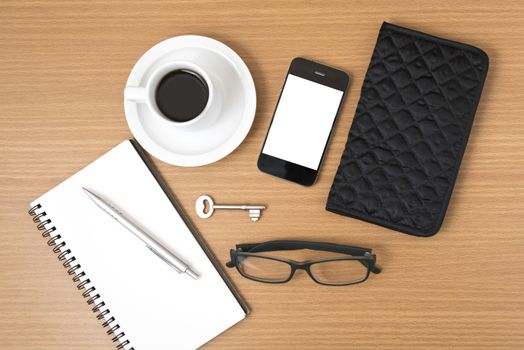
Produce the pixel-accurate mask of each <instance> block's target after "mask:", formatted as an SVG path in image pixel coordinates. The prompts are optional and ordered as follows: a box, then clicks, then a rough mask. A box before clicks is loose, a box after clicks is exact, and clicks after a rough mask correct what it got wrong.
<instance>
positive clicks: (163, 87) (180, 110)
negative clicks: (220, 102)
mask: <svg viewBox="0 0 524 350" xmlns="http://www.w3.org/2000/svg"><path fill="white" fill-rule="evenodd" d="M208 100H209V86H208V85H207V83H206V81H205V80H204V79H203V78H202V77H201V76H200V75H199V74H198V73H196V72H194V71H192V70H189V69H177V70H174V71H171V72H169V73H167V74H166V75H165V76H164V77H163V78H162V79H161V80H160V82H159V83H158V85H157V87H156V91H155V102H156V105H157V107H158V109H159V111H160V112H161V113H162V114H163V115H164V116H165V117H166V118H167V119H169V120H171V121H174V122H177V123H185V122H188V121H191V120H193V119H195V118H196V117H198V116H199V115H200V114H201V113H202V111H204V109H205V108H206V106H207V103H208Z"/></svg>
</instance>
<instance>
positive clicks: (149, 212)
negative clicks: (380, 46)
mask: <svg viewBox="0 0 524 350" xmlns="http://www.w3.org/2000/svg"><path fill="white" fill-rule="evenodd" d="M82 187H86V188H90V189H93V190H94V191H96V192H97V193H101V194H104V196H105V197H107V198H108V199H111V201H112V202H113V203H114V204H115V205H116V206H118V207H119V208H122V209H123V210H124V211H125V212H126V213H127V214H128V215H129V217H130V218H133V220H134V221H135V222H137V223H138V224H139V225H140V226H141V227H144V228H146V229H147V230H148V232H149V233H150V234H151V235H152V236H154V238H155V239H156V240H157V241H159V242H160V243H161V244H163V245H164V246H165V247H167V248H168V249H169V250H171V251H172V252H174V253H175V254H176V255H177V256H178V257H180V258H181V259H182V260H183V261H186V262H187V263H188V264H190V266H192V268H194V270H195V271H196V272H197V273H198V274H199V275H200V278H199V279H198V280H193V279H191V278H189V277H188V276H187V275H185V274H178V273H177V272H176V271H175V270H173V269H172V268H171V267H170V266H168V265H167V264H166V263H165V262H164V261H162V260H161V259H159V258H158V257H157V256H156V255H154V254H152V253H151V252H150V251H149V250H148V249H147V248H146V246H145V245H144V244H143V243H142V242H141V241H140V240H139V239H137V238H136V237H134V236H133V235H132V234H130V233H129V232H128V231H127V230H126V229H125V228H124V227H123V226H121V225H120V224H119V223H118V222H116V221H115V220H113V219H112V218H111V217H110V216H109V215H106V214H105V213H104V212H102V211H101V210H100V209H99V208H97V207H96V206H95V205H94V204H93V202H92V201H91V200H90V199H89V198H88V197H87V196H86V194H85V193H84V192H83V190H82ZM31 207H32V208H31V210H30V212H29V213H30V214H31V215H32V216H33V221H34V222H35V223H36V224H37V227H38V229H39V230H40V231H41V233H42V235H43V236H44V237H46V238H47V243H48V245H50V246H52V248H53V252H54V253H56V254H57V255H58V259H59V260H61V261H62V263H63V265H64V267H65V268H66V269H67V272H68V273H69V275H71V276H72V278H73V281H74V282H75V284H76V286H77V287H78V289H80V290H81V294H82V296H83V297H84V298H85V299H86V301H87V303H88V304H90V305H91V306H92V308H93V312H95V313H96V315H97V317H98V319H100V320H101V321H102V326H103V327H105V328H106V332H107V333H108V334H109V335H110V336H111V337H112V340H113V341H114V342H115V345H116V347H117V349H128V350H129V349H134V350H157V349H176V350H180V349H195V348H198V347H200V346H201V345H202V344H204V343H206V342H207V341H209V340H210V339H212V338H214V337H215V336H217V335H218V334H220V333H222V332H223V331H225V330H226V329H228V328H229V327H231V326H233V325H234V324H235V323H237V322H239V321H240V320H242V319H243V318H244V317H245V316H246V315H247V313H248V312H249V311H248V309H247V307H246V305H245V303H244V302H243V301H242V299H241V298H240V296H239V295H238V293H237V292H236V291H235V289H234V288H233V286H232V284H231V283H230V282H229V280H228V279H227V277H226V275H225V274H224V272H223V271H222V270H221V268H220V267H219V265H218V264H217V262H216V260H215V259H214V257H213V256H212V254H211V252H210V251H209V250H208V249H207V248H206V246H205V244H204V242H203V241H202V239H201V237H200V236H199V235H198V234H197V232H196V231H195V230H194V228H193V227H192V226H191V224H190V222H189V221H188V220H187V218H185V217H184V214H183V212H182V210H181V208H180V207H179V205H178V204H177V203H176V201H175V199H174V197H173V196H172V195H171V194H170V192H169V190H168V189H167V187H166V185H165V184H164V183H163V182H162V180H161V179H160V177H159V175H158V174H157V173H156V171H155V169H154V168H153V167H152V164H151V163H150V162H149V160H148V159H147V156H146V155H145V154H144V152H143V150H142V149H141V148H140V146H139V145H138V144H137V143H136V142H135V141H129V140H128V141H125V142H123V143H121V144H120V145H118V146H117V147H115V148H113V149H112V150H111V151H109V152H108V153H106V154H105V155H103V156H102V157H101V158H99V159H97V160H96V161H94V162H93V163H91V164H90V165H88V166H87V167H85V168H84V169H82V170H81V171H80V172H78V173H76V174H75V175H73V176H72V177H70V178H69V179H67V180H65V181H64V182H62V183H61V184H59V185H58V186H57V187H55V188H54V189H52V190H51V191H49V192H47V193H46V194H44V195H43V196H41V197H40V198H38V199H37V200H35V201H34V202H33V203H31Z"/></svg>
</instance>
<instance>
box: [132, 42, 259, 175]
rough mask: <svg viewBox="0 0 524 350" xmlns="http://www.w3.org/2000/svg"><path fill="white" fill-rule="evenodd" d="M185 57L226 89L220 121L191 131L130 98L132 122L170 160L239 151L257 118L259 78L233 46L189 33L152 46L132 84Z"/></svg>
mask: <svg viewBox="0 0 524 350" xmlns="http://www.w3.org/2000/svg"><path fill="white" fill-rule="evenodd" d="M179 60H184V61H189V62H194V63H195V64H197V65H199V66H200V67H201V68H202V69H204V70H205V71H206V73H207V74H208V75H209V76H210V77H211V79H213V81H214V82H215V83H216V88H217V89H220V93H221V94H222V96H223V104H222V109H221V112H220V115H219V117H218V118H217V120H216V122H214V124H212V125H210V126H209V127H207V128H206V129H203V130H199V131H185V130H183V129H181V128H177V127H176V126H174V125H172V124H171V123H169V122H166V121H165V120H159V119H158V118H155V116H154V115H153V113H152V112H151V111H150V109H149V108H148V107H147V105H146V104H141V103H136V102H131V101H126V100H124V109H125V114H126V119H127V123H128V125H129V128H130V129H131V132H132V133H133V135H134V136H135V138H136V139H137V141H138V142H139V143H140V145H142V147H144V149H145V150H146V151H148V152H149V153H151V154H152V155H153V156H154V157H156V158H158V159H160V160H162V161H164V162H166V163H170V164H174V165H180V166H199V165H205V164H210V163H213V162H216V161H217V160H219V159H222V158H224V157H225V156H227V155H228V154H229V153H231V152H233V151H234V150H235V149H236V148H237V147H238V146H239V145H240V143H242V141H243V140H244V138H245V137H246V136H247V134H248V132H249V129H250V128H251V124H252V123H253V119H254V118H255V110H256V92H255V84H254V83H253V78H252V77H251V73H250V72H249V69H248V68H247V66H246V64H245V63H244V61H242V59H241V58H240V56H238V54H237V53H236V52H234V51H233V50H232V49H230V48H229V47H228V46H226V45H224V44H223V43H221V42H219V41H217V40H214V39H211V38H207V37H204V36H197V35H184V36H178V37H174V38H171V39H167V40H165V41H162V42H160V43H158V44H157V45H155V46H153V47H152V48H151V49H149V50H148V51H147V52H146V53H145V54H144V55H143V56H142V57H141V58H140V59H139V60H138V62H137V63H136V64H135V66H134V67H133V70H132V71H131V74H129V78H128V80H127V84H126V86H141V85H143V84H144V81H146V80H147V77H148V75H149V74H151V72H152V71H153V70H155V68H156V67H158V66H160V65H164V64H166V63H168V62H170V61H179Z"/></svg>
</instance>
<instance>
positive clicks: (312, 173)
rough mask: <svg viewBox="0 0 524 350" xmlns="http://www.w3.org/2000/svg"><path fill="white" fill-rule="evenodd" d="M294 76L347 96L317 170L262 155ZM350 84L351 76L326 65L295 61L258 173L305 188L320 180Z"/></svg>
mask: <svg viewBox="0 0 524 350" xmlns="http://www.w3.org/2000/svg"><path fill="white" fill-rule="evenodd" d="M290 74H293V75H295V76H298V77H301V78H304V79H307V80H310V81H313V82H315V83H318V84H321V85H324V86H328V87H331V88H334V89H337V90H340V91H342V93H343V94H342V98H341V99H340V103H339V105H338V108H337V113H336V115H335V118H334V119H333V124H332V125H331V130H330V131H329V136H328V138H327V141H326V143H325V145H324V150H323V151H322V157H321V158H320V162H319V165H318V168H317V170H315V169H311V168H307V167H304V166H302V165H299V164H295V163H292V162H290V161H287V160H284V159H280V158H277V157H273V156H270V155H268V154H265V153H263V152H262V151H263V150H264V146H265V144H266V141H267V137H268V135H269V130H271V126H272V125H273V120H274V118H275V113H276V111H277V108H278V105H279V103H280V99H281V97H282V91H284V86H285V85H286V82H287V78H288V76H289V75H290ZM349 81H350V78H349V76H348V74H347V73H345V72H343V71H341V70H338V69H336V68H332V67H328V66H325V65H323V64H320V63H317V62H313V61H310V60H307V59H305V58H302V57H296V58H294V59H293V60H292V61H291V64H290V65H289V70H288V72H287V74H286V79H285V81H284V84H283V85H282V89H281V91H280V96H279V97H278V101H277V105H276V107H275V111H274V112H273V117H272V118H271V123H270V124H269V128H268V132H267V133H266V137H265V139H264V143H263V144H262V149H261V151H260V155H259V157H258V161H257V166H258V169H259V170H260V171H262V172H264V173H267V174H270V175H273V176H276V177H280V178H282V179H285V180H289V181H292V182H295V183H298V184H300V185H303V186H311V185H313V184H314V183H315V181H316V179H317V177H318V173H319V172H320V168H321V167H322V163H323V162H324V157H325V155H326V150H327V146H328V144H329V142H330V141H331V137H332V136H333V130H334V129H335V123H336V121H337V119H338V115H339V114H340V110H341V109H342V105H343V102H344V98H345V96H346V91H347V87H348V85H349Z"/></svg>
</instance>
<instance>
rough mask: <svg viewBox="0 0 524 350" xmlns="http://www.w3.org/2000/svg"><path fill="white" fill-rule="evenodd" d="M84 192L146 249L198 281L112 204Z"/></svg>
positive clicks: (181, 262)
mask: <svg viewBox="0 0 524 350" xmlns="http://www.w3.org/2000/svg"><path fill="white" fill-rule="evenodd" d="M82 189H83V190H84V192H85V193H86V194H87V195H88V196H89V198H91V200H92V201H93V202H94V203H95V204H96V205H97V206H98V207H99V208H100V209H102V210H103V211H105V212H106V213H107V214H109V216H111V217H112V218H113V219H115V220H116V221H117V222H119V223H120V224H121V225H122V226H124V227H125V228H127V229H128V230H129V231H130V232H131V233H132V234H134V235H135V236H136V237H137V238H139V239H140V240H141V241H142V242H144V243H145V245H146V247H147V248H149V250H151V251H152V252H153V253H155V255H156V256H158V257H159V258H160V259H162V260H163V261H164V262H165V263H166V264H168V265H169V266H171V267H172V268H174V269H175V270H177V271H178V272H179V273H186V274H187V275H189V276H190V277H192V278H193V279H198V275H197V274H196V273H195V272H194V271H192V270H191V269H190V268H189V266H188V265H187V264H186V263H185V262H183V261H182V260H180V259H179V258H177V257H176V256H175V255H174V254H173V253H171V252H170V251H169V250H167V249H166V248H164V247H163V246H162V245H161V244H160V243H158V242H157V241H155V240H154V239H153V237H151V236H149V235H148V234H147V233H146V232H145V231H144V230H143V229H141V228H140V227H139V226H138V225H137V224H135V223H133V222H132V221H131V220H129V219H128V218H126V217H125V216H124V215H123V214H122V213H121V212H120V211H119V210H118V209H116V208H115V207H114V206H113V205H112V204H110V203H108V202H107V201H106V200H103V199H102V198H100V197H99V196H97V195H96V194H94V193H93V192H91V191H89V190H87V189H85V188H83V187H82Z"/></svg>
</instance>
